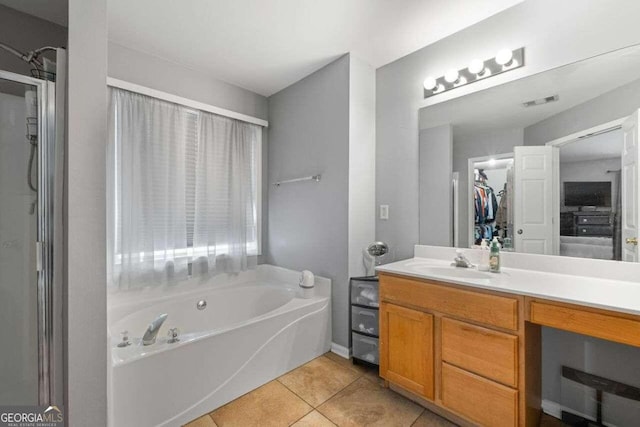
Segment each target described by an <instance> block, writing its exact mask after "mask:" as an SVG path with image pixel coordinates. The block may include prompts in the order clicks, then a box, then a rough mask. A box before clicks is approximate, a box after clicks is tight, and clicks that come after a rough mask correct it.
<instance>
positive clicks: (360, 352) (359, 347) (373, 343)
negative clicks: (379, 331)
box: [351, 333, 380, 365]
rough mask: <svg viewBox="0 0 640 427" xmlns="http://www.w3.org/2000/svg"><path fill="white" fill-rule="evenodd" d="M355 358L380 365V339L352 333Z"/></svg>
mask: <svg viewBox="0 0 640 427" xmlns="http://www.w3.org/2000/svg"><path fill="white" fill-rule="evenodd" d="M351 338H352V340H353V357H355V358H356V359H360V360H364V361H367V362H369V363H373V364H376V365H378V364H379V363H380V351H379V350H378V339H377V338H371V337H366V336H364V335H359V334H357V333H352V334H351Z"/></svg>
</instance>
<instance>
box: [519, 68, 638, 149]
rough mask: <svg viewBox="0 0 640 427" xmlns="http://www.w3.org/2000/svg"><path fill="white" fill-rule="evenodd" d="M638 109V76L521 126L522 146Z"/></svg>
mask: <svg viewBox="0 0 640 427" xmlns="http://www.w3.org/2000/svg"><path fill="white" fill-rule="evenodd" d="M639 108H640V79H638V80H635V81H633V82H631V83H628V84H626V85H624V86H621V87H619V88H617V89H614V90H612V91H610V92H607V93H605V94H602V95H600V96H598V97H596V98H593V99H591V100H589V101H587V102H585V103H582V104H580V105H577V106H575V107H573V108H570V109H568V110H565V111H563V112H562V113H560V114H556V115H555V116H552V117H549V118H548V119H546V120H543V121H541V122H538V123H536V124H534V125H531V126H529V127H526V128H525V129H524V145H543V144H546V143H547V142H549V141H553V140H554V139H558V138H561V137H563V136H567V135H571V134H572V133H575V132H580V131H583V130H585V129H589V128H591V127H593V126H597V125H600V124H603V123H607V122H610V121H612V120H616V119H620V118H622V117H626V116H628V115H630V114H631V113H633V112H634V111H635V110H637V109H639Z"/></svg>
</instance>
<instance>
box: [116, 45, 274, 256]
mask: <svg viewBox="0 0 640 427" xmlns="http://www.w3.org/2000/svg"><path fill="white" fill-rule="evenodd" d="M108 46H109V54H108V67H109V68H108V74H109V77H113V78H116V79H120V80H124V81H127V82H131V83H135V84H138V85H141V86H146V87H150V88H153V89H156V90H160V91H163V92H167V93H171V94H174V95H178V96H182V97H184V98H188V99H192V100H195V101H199V102H203V103H205V104H209V105H214V106H216V107H220V108H226V109H227V110H231V111H236V112H238V113H242V114H247V115H249V116H253V117H257V118H260V119H264V120H267V119H268V118H269V115H268V112H267V110H268V101H267V98H266V97H264V96H262V95H258V94H257V93H254V92H251V91H249V90H246V89H243V88H241V87H239V86H235V85H232V84H230V83H226V82H224V81H222V80H219V79H216V78H214V77H212V76H211V75H209V74H207V73H203V72H201V71H198V70H194V69H191V68H188V67H185V66H183V65H180V64H176V63H175V62H171V61H167V60H165V59H162V58H158V57H157V56H153V55H149V54H147V53H145V52H140V51H137V50H133V49H129V48H127V47H125V46H121V45H119V44H116V43H113V42H109V45H108ZM268 145H269V144H268V130H267V129H263V132H262V153H263V155H262V183H263V184H262V256H259V257H258V263H259V264H262V263H263V262H264V261H265V259H266V250H267V247H268V242H267V240H268V234H267V225H268V219H269V210H268V204H269V188H268V187H269V185H268V179H269V176H268V170H269V168H268V166H269V165H268V156H267V152H268Z"/></svg>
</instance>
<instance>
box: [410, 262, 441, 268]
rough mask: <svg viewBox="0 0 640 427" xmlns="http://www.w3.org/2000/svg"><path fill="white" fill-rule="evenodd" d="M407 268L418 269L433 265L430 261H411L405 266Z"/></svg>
mask: <svg viewBox="0 0 640 427" xmlns="http://www.w3.org/2000/svg"><path fill="white" fill-rule="evenodd" d="M404 266H405V267H409V268H417V267H433V266H434V265H433V263H432V262H429V261H409V262H406V263H405V264H404Z"/></svg>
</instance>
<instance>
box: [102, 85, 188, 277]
mask: <svg viewBox="0 0 640 427" xmlns="http://www.w3.org/2000/svg"><path fill="white" fill-rule="evenodd" d="M110 94H111V105H110V123H109V129H110V132H111V135H110V138H109V155H110V159H111V162H110V165H109V168H108V170H109V172H110V174H111V176H110V177H109V178H110V179H108V182H109V185H110V186H111V188H109V189H108V190H109V194H110V195H111V200H110V203H109V205H110V206H109V210H110V214H111V218H110V220H109V240H110V245H109V246H110V247H109V255H110V257H111V259H110V260H109V266H110V272H109V273H110V279H111V282H112V283H113V284H115V285H117V286H118V287H119V288H131V287H142V286H147V285H151V284H168V283H173V282H175V281H177V280H180V279H185V278H186V277H187V270H188V258H187V253H186V249H187V234H186V227H187V225H186V206H185V154H186V151H187V145H188V144H189V142H190V141H189V129H188V124H189V110H187V109H185V108H183V107H180V106H178V105H176V104H171V103H168V102H164V101H160V100H157V99H154V98H150V97H147V96H143V95H138V94H135V93H132V92H128V91H124V90H120V89H115V88H112V89H111V90H110Z"/></svg>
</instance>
